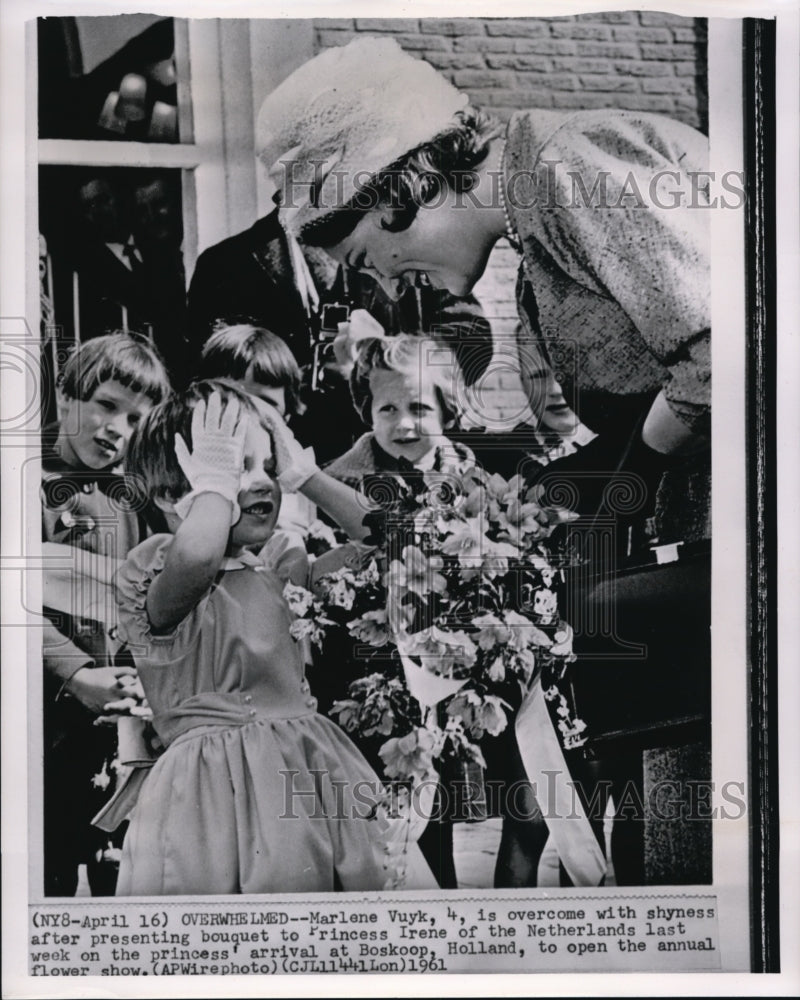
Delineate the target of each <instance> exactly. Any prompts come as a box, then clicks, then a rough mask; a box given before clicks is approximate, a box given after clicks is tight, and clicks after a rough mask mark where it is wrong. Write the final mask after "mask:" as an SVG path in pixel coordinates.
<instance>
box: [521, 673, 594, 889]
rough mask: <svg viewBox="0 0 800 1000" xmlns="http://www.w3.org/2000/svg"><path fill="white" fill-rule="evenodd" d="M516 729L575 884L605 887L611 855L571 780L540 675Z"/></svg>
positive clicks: (544, 813)
mask: <svg viewBox="0 0 800 1000" xmlns="http://www.w3.org/2000/svg"><path fill="white" fill-rule="evenodd" d="M514 729H515V732H516V737H517V743H518V744H519V752H520V757H521V758H522V763H523V765H524V767H525V773H526V774H527V775H528V780H529V781H530V782H531V784H532V785H533V786H534V787H535V789H536V799H537V802H538V803H539V808H540V809H541V810H542V816H543V817H544V821H545V823H547V828H548V830H549V831H550V836H551V837H552V838H553V841H554V843H555V845H556V850H557V851H558V856H559V859H560V860H561V863H562V864H563V865H564V868H565V869H566V871H567V874H568V875H569V877H570V879H571V880H572V882H573V884H574V885H576V886H585V885H599V884H600V883H601V882H602V880H603V878H604V877H605V874H606V859H605V855H604V854H603V851H602V850H601V848H600V845H599V844H598V842H597V838H596V837H595V835H594V833H593V832H592V827H591V825H590V823H589V819H588V817H587V816H586V812H585V810H584V808H583V803H582V802H581V801H580V799H579V798H578V795H577V792H576V791H575V790H574V787H573V786H572V784H571V782H570V781H569V780H568V779H569V768H568V767H567V762H566V761H565V760H564V753H563V751H562V749H561V741H560V740H559V738H558V734H557V733H556V731H555V729H554V728H553V721H552V719H551V718H550V713H549V712H548V711H547V704H546V702H545V699H544V693H543V692H542V684H541V680H540V678H539V677H538V676H536V677H535V678H534V680H533V683H532V684H531V687H530V689H529V691H528V693H527V695H526V696H525V699H524V700H523V702H522V705H521V706H520V709H519V712H518V713H517V718H516V722H515V724H514ZM549 793H552V794H549Z"/></svg>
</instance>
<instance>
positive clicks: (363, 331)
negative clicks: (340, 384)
mask: <svg viewBox="0 0 800 1000" xmlns="http://www.w3.org/2000/svg"><path fill="white" fill-rule="evenodd" d="M385 336H386V331H385V330H384V329H383V327H382V326H381V325H380V323H379V322H378V321H377V320H376V319H375V317H374V316H373V315H372V314H371V313H368V312H367V310H366V309H354V310H353V311H352V312H351V313H350V320H349V322H347V323H340V324H339V333H338V334H337V335H336V339H335V340H334V342H333V353H334V355H335V357H336V360H337V362H338V363H339V371H340V372H341V373H342V375H343V376H344V377H345V378H347V377H348V376H349V374H350V372H351V370H352V368H353V365H354V364H355V362H356V356H357V354H358V345H359V344H360V342H361V341H362V340H366V339H367V338H368V337H385Z"/></svg>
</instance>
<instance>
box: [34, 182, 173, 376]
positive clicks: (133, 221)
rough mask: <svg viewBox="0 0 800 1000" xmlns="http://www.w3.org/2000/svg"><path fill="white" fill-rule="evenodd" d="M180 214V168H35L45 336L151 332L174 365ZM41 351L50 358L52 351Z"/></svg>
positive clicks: (65, 340) (68, 338)
mask: <svg viewBox="0 0 800 1000" xmlns="http://www.w3.org/2000/svg"><path fill="white" fill-rule="evenodd" d="M182 218H183V213H182V196H181V171H180V170H148V169H126V168H97V167H41V168H40V170H39V230H40V233H41V239H40V254H41V257H42V262H41V270H40V273H41V275H42V296H43V303H42V316H43V324H44V326H45V327H46V329H45V336H46V339H47V340H48V341H57V342H58V343H59V344H61V345H67V346H68V345H69V344H70V343H72V342H74V341H80V340H88V339H89V338H91V337H96V336H99V335H100V334H103V333H107V332H112V331H115V330H131V331H138V332H140V333H143V334H145V335H146V336H149V337H151V338H152V339H153V341H154V342H155V344H156V346H157V347H158V349H159V350H160V352H161V354H162V356H163V357H164V360H165V361H166V363H167V366H168V367H169V368H170V369H171V371H173V372H181V371H182V368H183V367H185V357H186V355H185V340H184V333H185V325H186V323H185V316H186V279H185V272H184V264H183V248H182V243H183V224H182ZM51 346H54V345H52V344H51ZM49 353H52V352H49ZM50 360H51V361H53V362H54V363H56V364H57V359H56V358H55V355H54V356H53V358H51V359H50ZM55 374H57V372H56V373H55Z"/></svg>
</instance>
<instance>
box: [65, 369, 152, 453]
mask: <svg viewBox="0 0 800 1000" xmlns="http://www.w3.org/2000/svg"><path fill="white" fill-rule="evenodd" d="M151 407H152V403H151V402H150V400H149V399H148V397H147V396H145V394H144V393H142V392H135V391H134V390H133V389H130V388H129V387H127V386H124V385H122V384H121V383H120V382H117V381H116V380H115V379H110V380H109V381H107V382H101V383H100V384H99V385H98V386H97V388H96V389H95V390H94V392H93V393H92V395H91V396H90V397H89V399H71V398H70V397H68V396H63V395H62V396H61V397H60V402H59V409H60V421H59V434H58V446H59V450H60V452H61V457H62V458H63V459H64V460H65V461H66V462H68V463H69V464H70V465H85V466H87V467H88V468H90V469H108V468H112V467H113V466H115V465H118V464H119V463H120V462H121V461H122V459H123V458H124V456H125V450H126V448H127V447H128V442H129V441H130V439H131V435H132V434H133V432H134V430H135V428H136V425H137V424H138V423H139V421H140V420H141V419H142V417H143V416H144V415H145V414H146V413H147V412H148V411H149V410H150V409H151Z"/></svg>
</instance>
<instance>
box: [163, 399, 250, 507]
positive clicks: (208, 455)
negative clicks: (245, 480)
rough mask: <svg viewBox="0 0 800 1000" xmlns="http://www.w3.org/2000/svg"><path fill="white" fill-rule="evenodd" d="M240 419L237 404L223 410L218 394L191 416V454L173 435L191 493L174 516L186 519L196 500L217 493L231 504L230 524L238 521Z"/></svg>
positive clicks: (241, 449)
mask: <svg viewBox="0 0 800 1000" xmlns="http://www.w3.org/2000/svg"><path fill="white" fill-rule="evenodd" d="M239 417H240V407H239V403H238V401H237V400H235V399H229V400H228V402H227V404H226V405H225V408H224V409H223V407H222V397H221V396H220V394H219V393H218V392H212V393H211V395H210V396H209V398H208V402H207V403H206V402H203V401H202V400H201V401H200V402H199V403H198V404H197V405H196V406H195V408H194V413H193V414H192V446H193V447H192V451H191V453H190V452H189V449H188V448H187V446H186V442H185V441H184V440H183V438H182V437H181V435H180V434H176V435H175V457H176V458H177V459H178V464H179V465H180V467H181V469H182V470H183V474H184V475H185V476H186V478H187V479H188V480H189V485H190V486H191V488H192V489H191V492H190V493H188V494H187V495H186V496H185V497H182V498H181V499H180V500H179V501H178V503H176V504H175V513H176V514H177V515H178V517H180V518H181V520H185V519H186V516H187V515H188V513H189V511H190V509H191V506H192V503H193V502H194V499H195V497H197V496H199V495H200V494H201V493H218V494H219V495H220V496H222V497H224V498H225V499H226V500H230V502H231V504H232V505H233V510H232V512H231V524H235V523H236V522H237V521H238V520H239V516H240V514H241V511H240V510H239V504H238V502H237V501H238V498H239V482H240V480H241V475H242V458H243V453H244V438H245V433H246V424H245V422H244V421H243V420H240V419H239Z"/></svg>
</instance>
